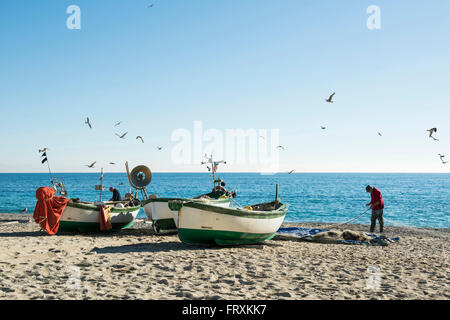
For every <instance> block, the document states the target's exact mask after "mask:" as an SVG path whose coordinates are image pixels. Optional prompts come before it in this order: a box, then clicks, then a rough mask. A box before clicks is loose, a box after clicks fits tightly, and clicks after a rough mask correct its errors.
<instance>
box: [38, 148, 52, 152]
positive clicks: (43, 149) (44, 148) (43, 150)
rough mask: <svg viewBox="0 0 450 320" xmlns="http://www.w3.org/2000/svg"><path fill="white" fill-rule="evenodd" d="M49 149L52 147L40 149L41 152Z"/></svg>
mask: <svg viewBox="0 0 450 320" xmlns="http://www.w3.org/2000/svg"><path fill="white" fill-rule="evenodd" d="M47 150H50V149H48V148H44V149H42V150H41V149H39V152H45V151H47Z"/></svg>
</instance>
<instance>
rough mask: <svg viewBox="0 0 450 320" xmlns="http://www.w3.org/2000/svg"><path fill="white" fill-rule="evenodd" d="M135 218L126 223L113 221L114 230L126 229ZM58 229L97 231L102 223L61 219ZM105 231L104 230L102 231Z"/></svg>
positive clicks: (131, 224)
mask: <svg viewBox="0 0 450 320" xmlns="http://www.w3.org/2000/svg"><path fill="white" fill-rule="evenodd" d="M133 224H134V220H132V221H131V222H124V223H112V228H113V230H119V229H126V228H130V227H132V226H133ZM58 231H80V232H95V231H100V223H98V222H77V221H60V222H59V229H58ZM102 232H103V231H102Z"/></svg>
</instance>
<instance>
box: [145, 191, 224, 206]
mask: <svg viewBox="0 0 450 320" xmlns="http://www.w3.org/2000/svg"><path fill="white" fill-rule="evenodd" d="M205 195H206V196H208V197H210V199H209V200H210V201H214V203H226V202H229V201H231V198H229V197H226V198H220V197H221V196H223V195H225V192H214V193H213V192H211V193H207V194H205ZM173 200H177V201H199V202H201V201H202V198H153V199H147V200H143V201H142V202H141V206H145V205H146V204H148V203H150V202H169V201H173Z"/></svg>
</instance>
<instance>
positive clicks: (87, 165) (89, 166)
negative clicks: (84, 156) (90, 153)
mask: <svg viewBox="0 0 450 320" xmlns="http://www.w3.org/2000/svg"><path fill="white" fill-rule="evenodd" d="M96 163H97V161H95V162H92V163H91V164H86V165H85V166H86V167H88V168H93V167H94V165H95V164H96Z"/></svg>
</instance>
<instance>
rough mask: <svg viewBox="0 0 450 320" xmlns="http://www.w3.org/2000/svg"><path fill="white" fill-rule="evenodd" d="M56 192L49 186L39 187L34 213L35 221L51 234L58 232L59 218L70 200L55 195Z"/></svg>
mask: <svg viewBox="0 0 450 320" xmlns="http://www.w3.org/2000/svg"><path fill="white" fill-rule="evenodd" d="M55 193H56V191H55V190H54V189H52V188H48V187H41V188H39V189H37V190H36V199H37V203H36V207H35V208H34V213H33V218H34V221H36V223H39V224H40V225H41V228H42V229H43V230H45V231H47V232H48V234H50V235H54V234H55V233H56V232H58V228H59V219H61V215H62V213H63V212H64V209H65V208H66V206H67V202H69V201H70V200H69V199H67V198H65V197H60V196H55Z"/></svg>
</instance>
